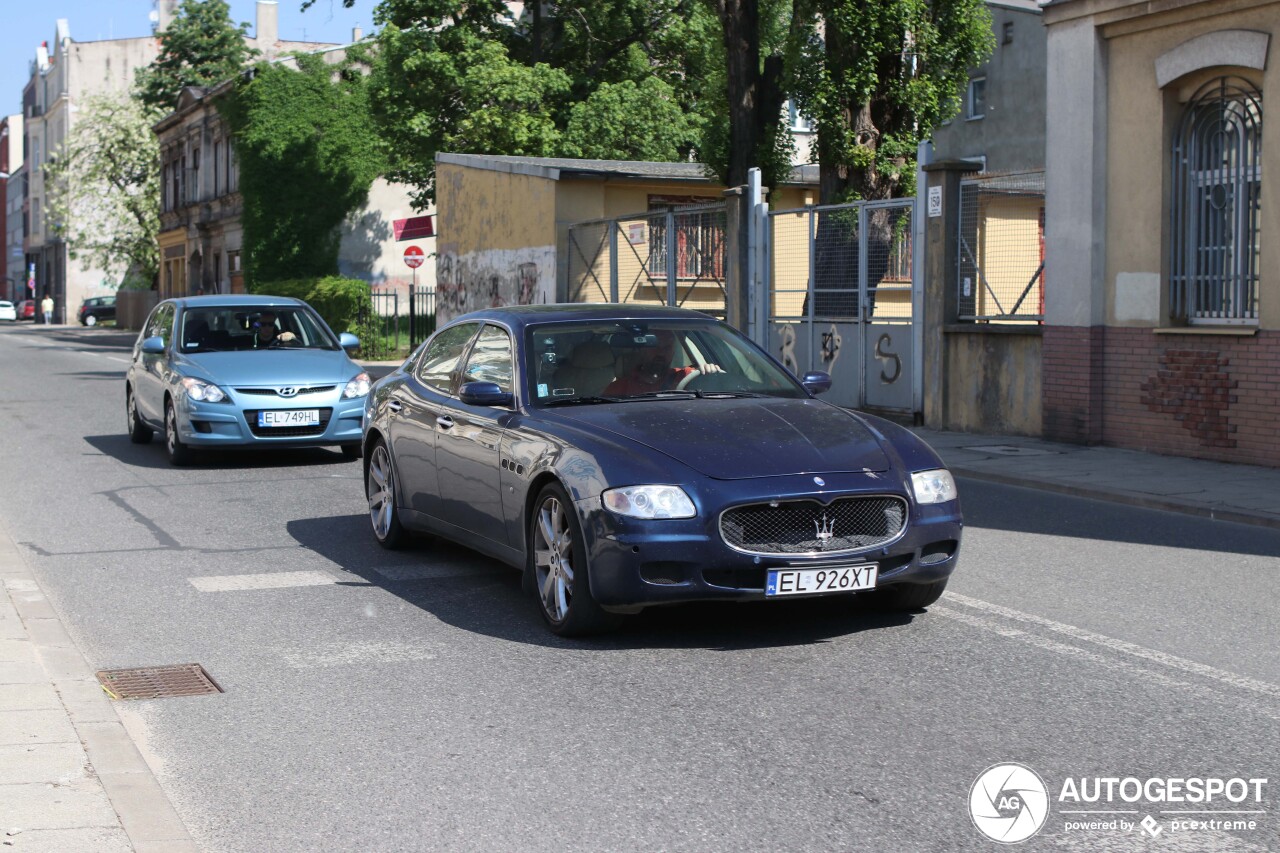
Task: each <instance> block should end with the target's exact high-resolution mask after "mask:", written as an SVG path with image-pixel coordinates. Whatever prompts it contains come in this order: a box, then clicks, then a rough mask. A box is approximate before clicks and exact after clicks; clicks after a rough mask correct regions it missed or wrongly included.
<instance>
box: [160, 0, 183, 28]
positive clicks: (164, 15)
mask: <svg viewBox="0 0 1280 853" xmlns="http://www.w3.org/2000/svg"><path fill="white" fill-rule="evenodd" d="M177 9H178V0H156V18H155V23H156V34H157V35H158V34H160V33H162V32H164V31H165V30H167V29H169V25H170V24H172V23H173V16H174V15H175V14H176V12H177Z"/></svg>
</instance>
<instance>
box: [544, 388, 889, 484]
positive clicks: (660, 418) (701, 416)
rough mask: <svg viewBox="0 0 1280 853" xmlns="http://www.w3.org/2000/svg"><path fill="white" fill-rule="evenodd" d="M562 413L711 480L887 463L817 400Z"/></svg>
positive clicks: (859, 427) (856, 426)
mask: <svg viewBox="0 0 1280 853" xmlns="http://www.w3.org/2000/svg"><path fill="white" fill-rule="evenodd" d="M561 414H563V415H564V416H565V417H566V418H567V419H569V420H571V421H575V422H577V423H579V424H580V425H582V426H584V427H586V428H588V429H591V430H602V431H606V432H610V433H613V434H615V435H618V436H622V437H624V438H627V439H630V440H631V441H635V442H638V443H640V444H643V445H645V446H647V447H650V448H652V449H654V450H656V451H659V452H660V453H664V454H666V455H667V456H670V457H671V458H673V459H676V460H678V461H679V462H682V463H684V464H685V465H688V466H689V467H690V468H692V469H694V470H695V471H699V472H701V473H703V474H705V475H706V476H708V477H713V478H715V479H717V480H739V479H746V478H749V477H778V476H785V475H789V474H818V473H824V472H825V473H836V472H857V471H877V472H878V471H887V470H888V469H889V458H888V457H887V456H886V455H885V452H884V450H883V449H882V448H881V447H880V443H879V441H878V440H877V439H876V436H875V435H874V434H873V433H872V432H871V430H869V429H868V428H867V426H866V425H865V424H864V423H863V422H862V421H861V420H859V419H858V418H857V417H856V416H855V415H853V414H851V413H849V412H846V411H845V410H843V409H839V408H837V407H835V406H831V405H828V404H826V403H823V402H820V401H818V400H808V399H805V400H799V399H779V398H731V399H717V398H707V399H691V400H655V401H643V402H627V403H619V404H616V405H603V406H583V407H581V408H574V409H570V410H563V411H562V412H561Z"/></svg>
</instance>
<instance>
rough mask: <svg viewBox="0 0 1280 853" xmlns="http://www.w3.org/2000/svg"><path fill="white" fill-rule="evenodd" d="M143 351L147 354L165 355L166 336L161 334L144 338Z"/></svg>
mask: <svg viewBox="0 0 1280 853" xmlns="http://www.w3.org/2000/svg"><path fill="white" fill-rule="evenodd" d="M142 351H143V352H144V353H146V354H147V355H164V338H162V337H160V336H159V335H155V336H153V337H150V338H143V340H142Z"/></svg>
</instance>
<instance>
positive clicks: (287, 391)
mask: <svg viewBox="0 0 1280 853" xmlns="http://www.w3.org/2000/svg"><path fill="white" fill-rule="evenodd" d="M276 393H277V394H279V395H280V396H281V397H294V396H297V394H298V389H297V388H294V387H293V386H291V385H286V386H285V387H283V388H277V389H276Z"/></svg>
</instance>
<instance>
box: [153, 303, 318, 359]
mask: <svg viewBox="0 0 1280 853" xmlns="http://www.w3.org/2000/svg"><path fill="white" fill-rule="evenodd" d="M178 340H179V341H181V342H182V351H183V352H185V353H196V352H219V351H223V350H248V349H326V350H335V349H338V342H337V341H335V340H334V339H333V335H331V334H330V333H329V331H328V329H326V328H325V327H324V326H323V324H321V323H320V322H319V321H318V320H317V319H316V317H315V315H314V314H312V313H311V312H310V311H308V310H306V309H304V308H299V307H296V306H288V305H283V306H273V307H270V308H267V307H263V306H235V305H226V306H216V307H215V306H203V307H200V308H189V309H187V311H185V312H184V313H183V315H182V329H181V334H180V335H179V337H178Z"/></svg>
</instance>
